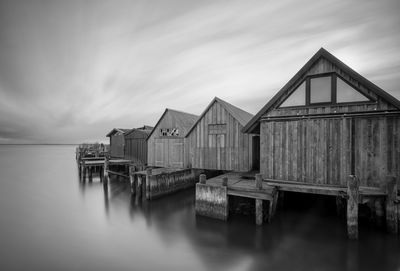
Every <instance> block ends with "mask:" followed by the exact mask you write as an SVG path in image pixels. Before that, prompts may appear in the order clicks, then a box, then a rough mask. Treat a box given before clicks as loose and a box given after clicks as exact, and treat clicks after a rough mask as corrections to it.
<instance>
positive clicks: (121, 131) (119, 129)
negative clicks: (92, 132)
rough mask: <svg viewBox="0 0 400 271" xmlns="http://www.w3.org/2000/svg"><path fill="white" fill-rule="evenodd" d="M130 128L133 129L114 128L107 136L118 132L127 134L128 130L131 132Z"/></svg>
mask: <svg viewBox="0 0 400 271" xmlns="http://www.w3.org/2000/svg"><path fill="white" fill-rule="evenodd" d="M130 130H131V129H122V128H114V129H112V130H111V131H110V132H109V133H108V134H107V135H106V136H107V137H110V136H112V135H113V134H116V133H122V134H125V133H126V132H129V131H130Z"/></svg>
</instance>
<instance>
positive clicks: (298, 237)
mask: <svg viewBox="0 0 400 271" xmlns="http://www.w3.org/2000/svg"><path fill="white" fill-rule="evenodd" d="M0 183H1V186H0V214H1V228H0V240H1V245H0V269H1V270H190V271H195V270H400V245H399V243H400V241H399V239H397V238H396V237H394V236H391V235H387V234H385V233H384V232H382V231H381V230H379V229H376V228H375V227H373V226H371V225H369V224H368V223H362V225H361V229H360V240H359V241H358V242H352V241H348V240H347V238H346V232H345V223H344V221H343V220H342V219H340V218H339V217H337V216H336V215H333V214H332V212H331V213H328V214H326V212H325V213H323V212H322V211H321V210H322V208H321V201H318V200H317V201H315V202H314V203H313V204H311V205H310V204H309V205H306V206H303V207H299V206H298V204H292V205H290V203H289V205H288V206H286V205H287V204H286V202H285V206H284V208H283V209H281V210H278V214H277V216H276V217H275V219H274V220H273V222H272V223H271V224H266V225H264V226H262V227H256V226H255V225H254V219H253V217H251V216H240V215H236V216H233V217H232V218H231V219H230V221H229V223H224V222H220V221H215V220H212V219H206V218H199V217H197V218H196V217H195V215H194V190H193V189H191V190H186V191H184V192H180V193H177V194H174V195H172V196H169V197H166V198H163V199H159V200H155V201H153V202H150V203H143V204H138V203H137V202H135V199H131V197H130V193H129V187H128V186H127V185H126V184H125V183H124V182H117V181H116V180H114V181H111V184H110V186H109V188H108V191H104V190H103V186H102V184H101V183H100V182H99V181H98V178H95V179H94V181H93V183H86V184H81V183H80V182H79V180H78V172H77V166H76V162H75V154H74V147H69V146H0ZM325 209H326V208H325Z"/></svg>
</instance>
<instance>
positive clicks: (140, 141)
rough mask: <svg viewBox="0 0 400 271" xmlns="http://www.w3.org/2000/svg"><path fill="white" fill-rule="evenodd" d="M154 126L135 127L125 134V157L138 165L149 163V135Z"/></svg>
mask: <svg viewBox="0 0 400 271" xmlns="http://www.w3.org/2000/svg"><path fill="white" fill-rule="evenodd" d="M153 128H154V127H151V126H147V125H145V126H143V127H140V128H134V129H132V130H130V131H129V132H126V133H125V134H124V136H125V155H124V157H125V159H128V160H131V161H132V162H133V163H134V164H136V165H141V166H145V165H147V141H146V139H147V137H148V136H149V134H150V133H151V131H152V129H153Z"/></svg>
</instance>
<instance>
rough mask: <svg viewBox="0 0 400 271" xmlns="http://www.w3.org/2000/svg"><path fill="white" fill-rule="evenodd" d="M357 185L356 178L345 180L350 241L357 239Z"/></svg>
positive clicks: (350, 177) (353, 176)
mask: <svg viewBox="0 0 400 271" xmlns="http://www.w3.org/2000/svg"><path fill="white" fill-rule="evenodd" d="M359 185H360V182H359V179H358V177H357V176H355V175H350V176H349V177H348V178H347V195H348V199H347V235H348V237H349V238H350V239H358V201H359Z"/></svg>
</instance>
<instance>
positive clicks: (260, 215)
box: [255, 199, 264, 226]
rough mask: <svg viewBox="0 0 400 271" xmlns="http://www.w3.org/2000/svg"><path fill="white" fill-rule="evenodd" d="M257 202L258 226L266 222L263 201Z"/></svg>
mask: <svg viewBox="0 0 400 271" xmlns="http://www.w3.org/2000/svg"><path fill="white" fill-rule="evenodd" d="M255 201H256V224H257V225H259V226H260V225H262V224H263V220H264V214H263V200H262V199H255Z"/></svg>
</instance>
